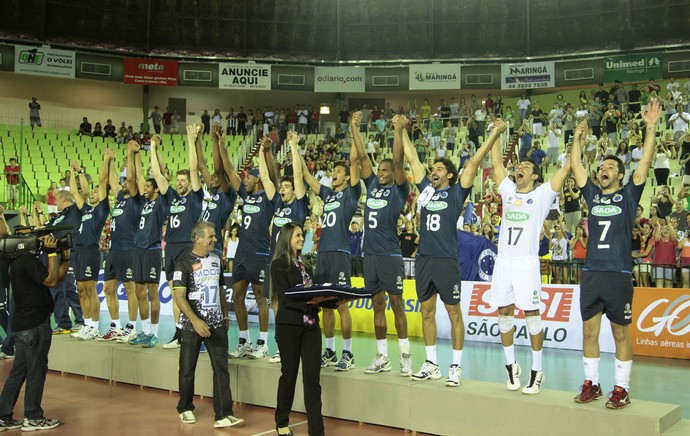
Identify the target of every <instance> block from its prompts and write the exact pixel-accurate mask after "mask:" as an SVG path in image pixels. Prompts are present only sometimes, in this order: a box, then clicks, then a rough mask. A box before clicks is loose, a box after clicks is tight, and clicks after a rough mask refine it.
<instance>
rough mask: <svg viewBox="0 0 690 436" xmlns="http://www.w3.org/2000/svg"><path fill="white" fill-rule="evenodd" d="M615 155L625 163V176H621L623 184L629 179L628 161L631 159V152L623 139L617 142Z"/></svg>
mask: <svg viewBox="0 0 690 436" xmlns="http://www.w3.org/2000/svg"><path fill="white" fill-rule="evenodd" d="M616 157H618V159H620V160H621V162H623V164H624V165H625V176H624V177H623V184H626V183H628V180H629V179H630V161H631V159H632V154H631V153H630V151H629V150H628V143H627V142H625V141H620V142H619V143H618V148H616Z"/></svg>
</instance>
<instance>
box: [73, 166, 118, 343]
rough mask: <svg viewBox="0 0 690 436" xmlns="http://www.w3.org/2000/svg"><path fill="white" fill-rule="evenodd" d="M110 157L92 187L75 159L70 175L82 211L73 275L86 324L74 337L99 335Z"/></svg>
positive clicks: (75, 197)
mask: <svg viewBox="0 0 690 436" xmlns="http://www.w3.org/2000/svg"><path fill="white" fill-rule="evenodd" d="M75 174H78V175H79V184H80V185H81V188H82V190H81V192H84V193H86V192H88V193H89V201H90V203H91V204H89V203H87V202H86V201H84V197H82V195H81V194H80V191H79V188H78V186H77V179H76V176H75ZM107 180H108V158H107V157H104V158H103V166H102V167H101V172H100V173H99V175H98V186H97V187H96V188H94V189H93V190H89V184H88V182H87V180H86V176H85V175H84V170H83V169H82V168H81V166H80V165H79V163H78V162H76V161H73V162H72V172H71V173H70V178H69V187H70V193H71V194H72V196H73V197H74V202H75V203H76V205H77V208H78V209H79V210H80V212H81V225H80V226H79V229H78V231H77V232H76V237H75V241H74V245H75V247H79V248H78V249H77V250H75V251H73V252H72V256H75V257H74V275H75V278H76V280H77V292H78V293H79V302H80V304H81V309H82V311H83V312H84V327H83V328H82V329H81V330H80V331H78V332H77V333H73V334H72V337H75V338H77V339H80V340H92V339H96V338H97V337H98V336H100V333H99V331H98V319H99V315H100V311H101V302H100V301H99V300H98V294H97V292H96V283H97V281H98V272H99V271H100V270H101V253H100V251H99V247H98V243H99V241H100V238H101V233H102V232H103V226H105V221H106V220H107V219H108V214H109V213H110V203H109V202H108V201H107V199H108V190H107V183H108V181H107Z"/></svg>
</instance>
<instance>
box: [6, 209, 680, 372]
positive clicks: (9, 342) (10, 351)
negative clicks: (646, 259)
mask: <svg viewBox="0 0 690 436" xmlns="http://www.w3.org/2000/svg"><path fill="white" fill-rule="evenodd" d="M683 223H685V220H683ZM10 233H11V232H10V226H9V225H7V220H5V208H4V207H2V206H0V238H2V237H5V236H9V235H10ZM11 300H12V299H11V298H10V261H9V260H5V259H0V326H2V329H3V330H4V331H5V334H6V336H5V339H4V341H3V343H2V349H1V350H0V360H2V359H12V358H14V339H13V338H12V324H11V320H10V317H11V316H12V313H14V308H13V307H12V306H13V305H14V301H11Z"/></svg>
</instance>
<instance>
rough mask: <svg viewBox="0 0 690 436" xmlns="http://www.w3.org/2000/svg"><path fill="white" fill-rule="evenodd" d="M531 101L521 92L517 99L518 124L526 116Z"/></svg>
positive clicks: (522, 121)
mask: <svg viewBox="0 0 690 436" xmlns="http://www.w3.org/2000/svg"><path fill="white" fill-rule="evenodd" d="M531 104H532V103H531V102H530V101H529V99H528V98H527V95H526V94H522V95H521V96H520V99H519V100H518V101H517V108H518V114H519V115H520V124H522V123H524V121H525V120H526V119H527V118H528V114H529V107H530V105H531Z"/></svg>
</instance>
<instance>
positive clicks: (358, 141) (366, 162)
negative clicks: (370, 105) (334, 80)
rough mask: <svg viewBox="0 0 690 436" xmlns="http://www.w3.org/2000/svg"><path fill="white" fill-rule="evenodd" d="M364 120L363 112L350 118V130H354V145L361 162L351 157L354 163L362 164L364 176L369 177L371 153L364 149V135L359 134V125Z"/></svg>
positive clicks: (356, 113)
mask: <svg viewBox="0 0 690 436" xmlns="http://www.w3.org/2000/svg"><path fill="white" fill-rule="evenodd" d="M361 122H362V112H359V111H357V112H355V113H353V114H352V117H351V118H350V131H351V132H352V140H353V141H354V147H353V148H355V149H356V150H357V156H358V157H359V162H356V161H353V160H352V159H350V161H351V162H352V164H353V165H358V164H359V165H361V166H362V173H361V174H362V177H364V178H365V179H366V178H369V176H371V173H372V171H373V170H372V166H371V159H369V155H368V154H366V153H365V151H364V144H363V143H362V136H361V135H360V134H359V125H360V123H361Z"/></svg>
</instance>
